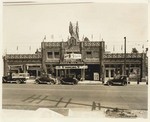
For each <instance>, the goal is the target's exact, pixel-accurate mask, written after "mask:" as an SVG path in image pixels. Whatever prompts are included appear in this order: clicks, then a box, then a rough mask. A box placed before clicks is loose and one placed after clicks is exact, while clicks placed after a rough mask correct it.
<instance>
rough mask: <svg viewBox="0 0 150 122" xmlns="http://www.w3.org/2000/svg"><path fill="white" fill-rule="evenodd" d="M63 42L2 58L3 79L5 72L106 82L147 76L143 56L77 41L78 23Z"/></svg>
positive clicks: (44, 43) (98, 44)
mask: <svg viewBox="0 0 150 122" xmlns="http://www.w3.org/2000/svg"><path fill="white" fill-rule="evenodd" d="M69 33H70V37H69V38H68V39H67V40H66V41H58V42H45V41H43V42H41V50H40V51H39V50H37V51H36V52H35V54H6V55H5V56H4V57H3V62H4V75H7V74H8V72H10V71H11V72H28V73H29V74H30V76H31V77H34V78H35V77H38V76H40V75H41V73H43V72H45V73H47V74H51V75H52V76H53V77H62V76H66V75H69V74H73V75H74V76H75V77H78V78H80V79H82V80H98V81H102V82H104V81H106V80H107V79H110V78H113V77H114V76H115V75H117V74H125V75H127V76H128V77H129V76H132V78H133V77H137V76H139V77H140V80H142V79H143V78H145V77H146V76H147V75H148V74H147V73H148V62H147V60H148V58H147V56H146V53H126V54H125V53H107V52H106V51H105V41H104V40H101V41H90V40H89V39H88V38H87V37H85V38H84V39H83V40H80V39H79V31H78V23H76V26H73V25H72V23H71V22H70V25H69Z"/></svg>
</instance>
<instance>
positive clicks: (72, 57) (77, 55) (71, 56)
mask: <svg viewBox="0 0 150 122" xmlns="http://www.w3.org/2000/svg"><path fill="white" fill-rule="evenodd" d="M64 59H66V60H70V59H75V60H76V59H81V54H75V53H70V54H64Z"/></svg>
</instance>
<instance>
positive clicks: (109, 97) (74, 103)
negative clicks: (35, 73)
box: [2, 83, 148, 117]
mask: <svg viewBox="0 0 150 122" xmlns="http://www.w3.org/2000/svg"><path fill="white" fill-rule="evenodd" d="M2 91H3V92H2V93H3V94H2V107H3V110H4V111H5V112H4V113H6V111H7V113H8V110H10V109H13V110H20V111H21V110H28V111H36V110H38V109H39V108H48V109H50V110H52V109H55V110H54V111H56V112H57V113H58V111H57V110H56V109H59V110H60V109H61V110H62V111H63V110H64V112H62V111H61V112H60V111H59V113H60V114H61V115H62V114H63V115H65V116H66V115H67V114H69V115H70V116H72V117H77V116H79V115H80V116H89V115H90V114H92V116H93V117H94V116H100V117H102V116H104V111H101V110H105V109H111V108H119V109H130V110H145V111H147V109H148V85H127V86H105V85H102V84H99V85H93V84H91V85H86V84H82V85H47V84H31V83H27V84H2ZM93 102H95V103H96V105H97V106H96V110H94V111H92V108H93ZM98 104H100V106H101V110H99V107H98ZM67 111H69V112H67ZM83 111H84V112H83ZM26 112H27V111H26ZM91 112H92V113H91ZM71 113H72V114H71ZM82 113H84V114H82ZM4 116H5V115H4Z"/></svg>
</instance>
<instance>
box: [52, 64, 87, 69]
mask: <svg viewBox="0 0 150 122" xmlns="http://www.w3.org/2000/svg"><path fill="white" fill-rule="evenodd" d="M87 68H88V66H87V65H83V66H56V67H55V69H87Z"/></svg>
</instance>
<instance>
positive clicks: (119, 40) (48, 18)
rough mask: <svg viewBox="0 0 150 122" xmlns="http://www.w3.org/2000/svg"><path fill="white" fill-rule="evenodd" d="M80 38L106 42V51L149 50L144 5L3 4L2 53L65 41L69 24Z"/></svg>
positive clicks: (19, 52) (146, 9) (23, 50)
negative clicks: (76, 27)
mask: <svg viewBox="0 0 150 122" xmlns="http://www.w3.org/2000/svg"><path fill="white" fill-rule="evenodd" d="M70 21H71V22H72V23H74V24H75V23H76V22H77V21H78V25H79V38H80V40H82V38H83V37H88V38H89V39H90V40H91V41H102V40H103V41H105V45H106V51H110V52H112V53H123V52H124V49H123V48H122V47H124V37H126V39H127V44H126V47H127V52H129V53H130V52H131V51H132V48H134V47H135V48H136V49H137V50H138V51H139V52H143V50H145V48H146V47H148V5H147V4H146V3H97V2H93V3H68V4H41V2H38V3H37V4H32V5H31V4H30V5H25V4H24V5H23V4H20V5H19V4H11V5H10V4H6V3H5V4H3V54H6V53H7V54H31V53H34V52H35V51H36V49H37V48H40V46H41V42H42V41H43V39H44V37H45V35H46V40H44V41H45V42H52V41H55V42H56V41H62V40H63V41H67V38H68V36H69V37H70V34H69V23H70ZM92 36H93V38H92Z"/></svg>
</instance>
